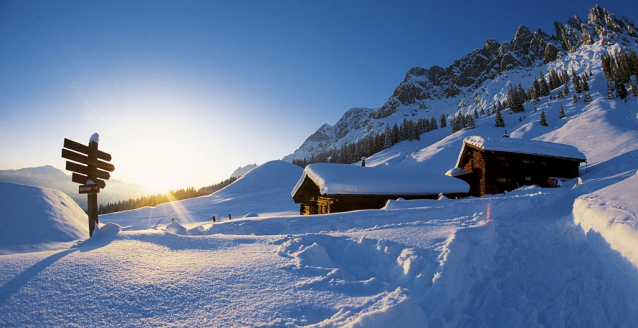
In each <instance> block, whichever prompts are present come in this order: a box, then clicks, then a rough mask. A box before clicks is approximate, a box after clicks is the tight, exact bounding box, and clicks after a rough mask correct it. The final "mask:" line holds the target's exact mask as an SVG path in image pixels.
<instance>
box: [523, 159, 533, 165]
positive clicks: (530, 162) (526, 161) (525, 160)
mask: <svg viewBox="0 0 638 328" xmlns="http://www.w3.org/2000/svg"><path fill="white" fill-rule="evenodd" d="M523 164H526V165H529V164H532V161H530V160H529V159H524V160H523Z"/></svg>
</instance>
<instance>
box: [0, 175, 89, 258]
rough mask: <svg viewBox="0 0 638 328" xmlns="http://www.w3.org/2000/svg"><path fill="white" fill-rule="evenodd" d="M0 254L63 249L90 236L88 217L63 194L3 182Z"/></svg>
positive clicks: (0, 193) (56, 191)
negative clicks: (66, 244)
mask: <svg viewBox="0 0 638 328" xmlns="http://www.w3.org/2000/svg"><path fill="white" fill-rule="evenodd" d="M0 224H1V225H2V228H1V229H0V254H8V253H14V252H26V251H40V250H47V249H59V248H63V247H64V246H63V245H62V244H61V243H68V242H73V241H75V240H78V239H84V238H88V237H89V229H88V218H87V215H86V214H85V213H84V211H83V210H82V209H81V208H80V206H78V205H77V203H76V202H75V201H74V200H73V199H71V198H70V197H69V196H67V195H66V194H64V193H63V192H61V191H58V190H54V189H48V188H41V187H31V186H25V185H19V184H13V183H4V182H0Z"/></svg>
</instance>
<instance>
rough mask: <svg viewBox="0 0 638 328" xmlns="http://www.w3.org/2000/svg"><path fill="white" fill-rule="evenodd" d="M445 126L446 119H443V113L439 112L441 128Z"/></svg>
mask: <svg viewBox="0 0 638 328" xmlns="http://www.w3.org/2000/svg"><path fill="white" fill-rule="evenodd" d="M446 126H447V121H446V120H445V114H441V128H444V127H446Z"/></svg>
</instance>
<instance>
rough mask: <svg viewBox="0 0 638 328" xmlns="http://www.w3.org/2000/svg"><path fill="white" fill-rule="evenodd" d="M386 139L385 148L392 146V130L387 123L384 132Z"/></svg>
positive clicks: (384, 141)
mask: <svg viewBox="0 0 638 328" xmlns="http://www.w3.org/2000/svg"><path fill="white" fill-rule="evenodd" d="M383 134H384V137H385V140H383V149H388V148H390V147H392V131H390V125H389V124H386V125H385V131H384V132H383Z"/></svg>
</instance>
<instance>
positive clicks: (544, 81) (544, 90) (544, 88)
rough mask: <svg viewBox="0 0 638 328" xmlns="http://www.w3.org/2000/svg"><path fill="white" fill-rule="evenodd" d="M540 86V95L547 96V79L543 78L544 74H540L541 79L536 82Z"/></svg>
mask: <svg viewBox="0 0 638 328" xmlns="http://www.w3.org/2000/svg"><path fill="white" fill-rule="evenodd" d="M538 84H540V87H541V96H543V97H545V96H549V84H547V79H545V75H542V74H541V80H540V81H539V82H538Z"/></svg>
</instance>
